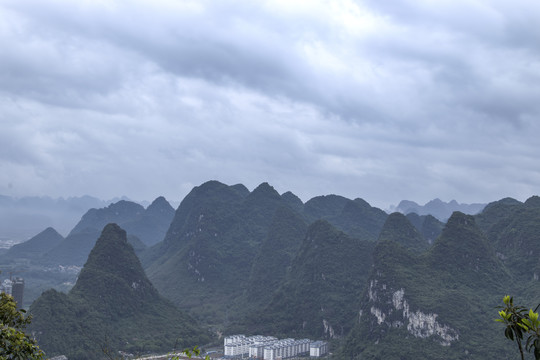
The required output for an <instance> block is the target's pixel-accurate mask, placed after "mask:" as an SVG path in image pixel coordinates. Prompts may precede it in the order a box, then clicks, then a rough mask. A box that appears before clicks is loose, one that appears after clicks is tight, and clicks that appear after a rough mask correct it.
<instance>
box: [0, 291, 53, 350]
mask: <svg viewBox="0 0 540 360" xmlns="http://www.w3.org/2000/svg"><path fill="white" fill-rule="evenodd" d="M24 313H25V311H24V310H19V311H17V305H16V303H15V301H14V300H13V298H12V297H11V296H9V295H7V294H5V293H0V360H11V359H13V360H29V359H36V360H37V359H43V358H44V354H43V352H42V351H41V350H40V349H39V347H38V346H37V344H36V342H35V340H34V339H32V338H31V337H30V336H28V335H27V334H26V333H25V332H24V329H25V328H26V326H27V325H28V324H30V322H31V317H30V316H27V317H25V316H24Z"/></svg>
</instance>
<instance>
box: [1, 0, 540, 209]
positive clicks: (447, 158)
mask: <svg viewBox="0 0 540 360" xmlns="http://www.w3.org/2000/svg"><path fill="white" fill-rule="evenodd" d="M155 4H156V3H153V2H145V1H137V2H126V1H117V2H105V3H101V4H98V3H94V2H85V1H80V2H66V1H48V2H42V1H30V0H29V1H24V2H22V1H5V2H3V4H2V6H0V41H1V42H2V44H3V47H2V48H1V49H0V107H1V113H0V124H1V126H2V130H3V131H2V135H0V137H2V136H3V138H2V140H4V139H8V137H9V139H16V140H13V141H7V140H6V141H2V143H1V145H0V154H3V155H0V161H1V163H0V164H2V166H3V169H4V168H5V169H6V171H5V172H3V173H2V174H0V193H2V192H3V191H5V192H9V191H11V190H10V189H8V188H7V187H6V185H5V184H8V183H10V182H12V183H14V184H18V185H17V186H16V188H17V189H19V190H17V191H23V189H32V191H33V192H34V193H39V192H42V193H48V194H50V195H56V194H58V195H66V194H60V193H59V192H61V191H66V192H68V194H67V195H82V194H83V193H90V194H92V195H98V196H101V197H103V198H112V197H114V196H117V195H121V194H119V193H118V192H119V191H126V195H128V196H130V197H132V198H146V199H152V198H153V197H155V196H158V195H166V196H167V197H168V198H171V199H174V200H179V199H180V197H181V193H182V192H183V193H184V194H185V192H187V191H189V189H190V187H191V186H195V185H198V184H200V183H201V182H204V181H206V180H208V179H211V178H215V179H218V180H222V181H224V182H227V183H231V184H232V183H239V182H241V183H244V184H246V185H247V186H248V187H250V188H253V187H254V186H256V185H258V184H259V183H260V182H263V181H268V182H270V183H271V184H273V185H274V186H276V187H278V190H281V191H287V190H292V191H293V192H295V193H297V194H298V195H300V196H301V197H302V198H303V199H304V200H307V199H308V198H309V197H310V196H314V195H319V194H327V193H332V192H333V193H338V194H342V195H346V196H350V197H357V196H360V197H365V198H366V199H367V200H368V201H376V202H379V203H378V204H381V203H387V204H388V203H390V202H392V201H393V202H397V201H399V200H401V199H402V198H404V197H408V198H411V199H413V200H417V201H420V202H422V201H424V202H425V201H428V200H430V199H431V198H433V197H441V198H445V196H446V199H447V200H450V197H455V198H456V199H457V200H459V201H465V202H472V201H487V200H493V199H494V198H497V197H502V196H507V195H510V196H515V197H519V196H522V195H524V194H526V195H530V194H531V192H535V191H536V192H537V189H538V188H537V185H535V184H537V183H535V179H538V173H539V169H538V165H536V163H535V162H534V160H536V158H537V155H538V152H539V147H538V146H539V145H538V144H537V139H535V134H538V133H540V129H539V128H538V125H536V123H537V122H536V121H535V119H536V118H537V116H538V114H539V113H540V109H539V105H538V101H537V100H536V99H538V98H540V86H539V85H538V81H537V80H538V79H539V78H540V71H539V69H540V65H539V62H538V60H537V59H538V56H536V54H537V53H538V42H535V39H536V38H537V35H538V30H537V29H536V28H533V26H532V20H535V19H539V18H540V16H538V14H537V12H536V11H537V10H538V9H537V8H531V11H529V12H527V13H525V12H524V11H522V10H520V9H519V6H515V7H513V8H512V7H510V5H508V4H506V3H505V2H489V3H488V2H477V3H475V4H476V5H474V7H467V9H470V11H469V12H468V13H465V14H464V13H462V12H460V11H459V8H460V6H461V7H463V6H464V3H460V2H458V3H456V4H454V3H453V2H442V3H441V4H442V5H440V7H439V8H437V7H435V6H433V5H429V4H430V3H423V2H412V1H409V2H408V1H400V2H393V3H389V2H371V1H366V2H361V3H358V7H356V8H355V7H354V3H352V2H346V1H343V2H339V1H338V2H331V3H322V5H321V4H319V3H317V2H313V4H311V5H309V6H307V7H306V8H299V9H290V8H289V7H287V6H291V5H283V4H282V5H279V4H276V3H273V2H265V3H264V4H263V3H249V5H246V4H242V3H238V2H229V1H225V2H217V3H216V2H194V3H190V4H191V5H189V6H188V5H185V4H186V3H184V2H170V3H166V2H165V3H161V4H160V5H155ZM298 6H300V5H298ZM332 6H338V9H337V10H336V9H335V8H334V7H332ZM339 6H343V8H345V7H346V6H349V7H350V8H351V9H352V10H350V11H349V10H346V11H342V9H341V8H339ZM471 6H472V5H471ZM531 6H532V5H531ZM347 9H348V8H347ZM340 11H342V12H340ZM351 18H352V20H351ZM477 19H480V21H476V20H477ZM522 19H525V21H521V20H522ZM4 20H5V21H4ZM350 21H352V23H349V22H350ZM520 36H521V38H520V39H518V38H519V37H520ZM8 119H9V121H8ZM18 124H21V125H18ZM5 129H7V130H5ZM22 129H24V130H22ZM6 161H7V162H6ZM6 164H7V165H6ZM520 173H521V174H526V176H519V175H517V174H520ZM32 178H36V179H35V181H34V182H32V181H31V180H30V179H32ZM20 179H24V180H20ZM486 183H487V184H488V185H489V186H483V185H482V184H486ZM156 184H159V185H156ZM55 192H56V193H55ZM81 192H82V193H81ZM134 194H135V195H134ZM492 194H501V196H499V195H497V196H494V195H492ZM22 195H28V194H22ZM464 196H467V197H470V198H464Z"/></svg>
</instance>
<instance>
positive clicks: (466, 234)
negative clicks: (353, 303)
mask: <svg viewBox="0 0 540 360" xmlns="http://www.w3.org/2000/svg"><path fill="white" fill-rule="evenodd" d="M373 261H374V266H373V270H372V272H371V275H370V279H369V286H368V288H367V291H366V292H365V294H364V295H363V297H362V306H361V308H360V311H361V316H360V319H359V322H358V323H357V324H356V326H355V327H354V329H353V331H352V332H351V333H350V335H349V336H348V338H347V341H346V343H345V345H344V346H343V349H342V352H341V356H340V358H342V359H358V358H361V359H390V360H392V359H396V360H397V359H399V360H409V359H411V360H412V359H493V358H506V357H505V356H508V354H512V353H513V352H514V350H513V349H512V348H511V347H510V346H505V345H508V344H505V343H503V342H493V338H495V337H496V336H497V335H499V336H500V330H501V329H500V328H499V327H498V326H497V324H496V323H495V322H494V321H493V316H491V315H489V314H491V313H493V311H494V307H495V306H496V305H497V303H498V302H499V301H500V299H501V297H502V296H503V295H504V293H505V292H506V291H507V289H506V288H505V284H508V283H510V281H511V277H510V275H509V274H508V273H507V272H506V271H505V269H504V266H503V265H502V264H501V263H500V262H499V261H498V260H497V259H496V257H495V255H494V253H493V250H492V249H491V248H490V247H489V246H488V243H487V241H486V239H485V237H484V235H483V234H482V233H481V231H480V230H479V229H478V227H477V226H476V225H475V222H474V218H473V217H472V216H468V215H464V214H462V213H454V214H453V215H452V216H451V218H450V219H449V220H448V223H447V225H446V226H445V229H444V230H443V233H442V235H441V236H440V237H439V238H438V239H437V240H436V242H435V244H434V245H433V247H432V248H431V250H429V251H427V252H425V253H423V254H421V255H415V254H413V253H412V252H410V251H408V250H406V249H405V248H404V247H403V246H401V245H400V244H398V243H396V242H395V241H391V240H382V241H380V242H379V243H378V244H377V247H376V249H375V251H374V260H373ZM471 322H473V323H474V324H473V323H471Z"/></svg>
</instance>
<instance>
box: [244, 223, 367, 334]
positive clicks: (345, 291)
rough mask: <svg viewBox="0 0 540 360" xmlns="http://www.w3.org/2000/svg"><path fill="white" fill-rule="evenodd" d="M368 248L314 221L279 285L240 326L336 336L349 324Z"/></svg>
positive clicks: (363, 278)
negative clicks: (261, 308) (281, 283)
mask: <svg viewBox="0 0 540 360" xmlns="http://www.w3.org/2000/svg"><path fill="white" fill-rule="evenodd" d="M373 245H374V243H373V242H368V241H363V240H358V239H354V238H351V237H349V236H347V235H346V234H345V233H343V232H341V231H338V230H337V229H335V228H334V227H333V226H332V225H331V224H329V223H328V222H327V221H324V220H319V221H316V222H315V223H313V224H312V225H311V226H310V227H309V228H308V230H307V233H306V235H305V237H304V239H303V242H302V245H301V246H300V249H299V251H298V254H297V255H296V257H295V258H294V259H293V261H292V263H291V268H290V271H289V272H288V274H287V277H286V279H285V282H284V283H283V285H282V286H281V287H280V289H279V290H278V291H276V292H275V293H274V294H273V296H272V297H271V301H270V303H269V304H268V306H267V307H266V308H265V309H264V310H262V311H261V310H256V311H254V312H253V314H251V316H250V317H249V319H247V320H246V323H245V324H244V325H245V326H246V327H247V328H248V329H250V331H251V332H254V333H255V332H256V333H269V334H273V335H275V336H291V337H296V338H299V337H300V338H301V337H311V338H326V339H336V338H342V337H343V336H345V335H346V334H347V333H348V332H349V330H350V329H351V328H352V326H353V324H354V314H355V313H356V312H357V309H358V307H359V302H358V300H359V298H360V295H361V291H362V289H363V288H364V286H365V284H366V280H367V276H368V274H369V269H370V266H371V253H372V251H373Z"/></svg>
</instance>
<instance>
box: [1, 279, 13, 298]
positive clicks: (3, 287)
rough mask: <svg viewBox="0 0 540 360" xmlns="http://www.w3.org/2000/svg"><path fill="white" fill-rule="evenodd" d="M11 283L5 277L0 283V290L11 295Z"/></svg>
mask: <svg viewBox="0 0 540 360" xmlns="http://www.w3.org/2000/svg"><path fill="white" fill-rule="evenodd" d="M11 285H12V281H11V280H9V279H5V280H4V281H2V283H1V284H0V292H3V293H6V294H8V295H11Z"/></svg>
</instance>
